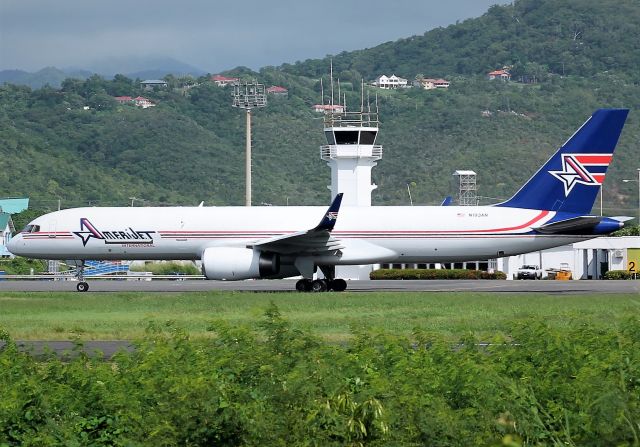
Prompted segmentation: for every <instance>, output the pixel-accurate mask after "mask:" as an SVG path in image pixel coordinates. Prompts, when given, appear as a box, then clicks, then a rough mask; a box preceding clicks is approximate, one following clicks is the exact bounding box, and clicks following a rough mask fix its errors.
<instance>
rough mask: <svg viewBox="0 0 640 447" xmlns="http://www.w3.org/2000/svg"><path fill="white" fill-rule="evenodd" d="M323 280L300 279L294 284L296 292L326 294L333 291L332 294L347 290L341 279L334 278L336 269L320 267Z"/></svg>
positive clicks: (344, 282) (345, 283)
mask: <svg viewBox="0 0 640 447" xmlns="http://www.w3.org/2000/svg"><path fill="white" fill-rule="evenodd" d="M320 270H322V273H323V274H324V276H325V279H315V280H312V279H306V278H304V279H301V280H299V281H298V282H297V283H296V290H297V291H298V292H327V291H329V290H333V291H334V292H343V291H344V290H346V288H347V282H346V281H345V280H344V279H342V278H336V277H335V276H336V268H335V267H333V266H331V267H320Z"/></svg>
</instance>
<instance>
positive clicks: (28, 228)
mask: <svg viewBox="0 0 640 447" xmlns="http://www.w3.org/2000/svg"><path fill="white" fill-rule="evenodd" d="M39 232H40V225H27V226H26V227H24V229H23V230H22V231H21V233H39Z"/></svg>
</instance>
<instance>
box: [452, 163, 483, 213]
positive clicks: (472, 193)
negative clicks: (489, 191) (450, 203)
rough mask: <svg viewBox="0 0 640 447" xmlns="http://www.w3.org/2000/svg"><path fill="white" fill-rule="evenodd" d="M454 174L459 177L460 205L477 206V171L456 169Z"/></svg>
mask: <svg viewBox="0 0 640 447" xmlns="http://www.w3.org/2000/svg"><path fill="white" fill-rule="evenodd" d="M453 175H454V176H456V177H458V184H459V188H458V204H459V205H460V206H476V205H477V204H478V189H477V187H476V173H475V172H474V171H456V172H454V173H453Z"/></svg>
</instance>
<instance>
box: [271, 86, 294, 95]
mask: <svg viewBox="0 0 640 447" xmlns="http://www.w3.org/2000/svg"><path fill="white" fill-rule="evenodd" d="M267 94H269V95H274V96H288V95H289V90H287V89H286V88H284V87H279V86H277V85H274V86H271V87H269V88H268V89H267Z"/></svg>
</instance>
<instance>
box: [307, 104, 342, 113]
mask: <svg viewBox="0 0 640 447" xmlns="http://www.w3.org/2000/svg"><path fill="white" fill-rule="evenodd" d="M312 109H313V111H314V112H318V113H344V111H345V107H344V106H343V105H340V104H334V105H331V104H316V105H314V106H313V107H312Z"/></svg>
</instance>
